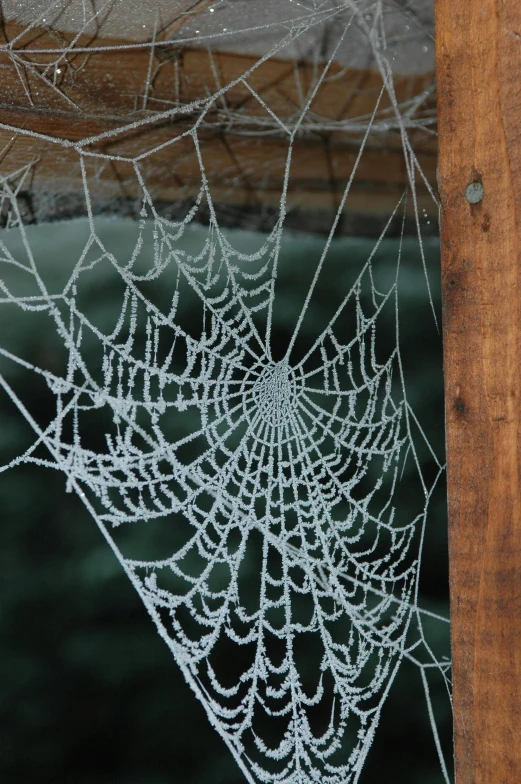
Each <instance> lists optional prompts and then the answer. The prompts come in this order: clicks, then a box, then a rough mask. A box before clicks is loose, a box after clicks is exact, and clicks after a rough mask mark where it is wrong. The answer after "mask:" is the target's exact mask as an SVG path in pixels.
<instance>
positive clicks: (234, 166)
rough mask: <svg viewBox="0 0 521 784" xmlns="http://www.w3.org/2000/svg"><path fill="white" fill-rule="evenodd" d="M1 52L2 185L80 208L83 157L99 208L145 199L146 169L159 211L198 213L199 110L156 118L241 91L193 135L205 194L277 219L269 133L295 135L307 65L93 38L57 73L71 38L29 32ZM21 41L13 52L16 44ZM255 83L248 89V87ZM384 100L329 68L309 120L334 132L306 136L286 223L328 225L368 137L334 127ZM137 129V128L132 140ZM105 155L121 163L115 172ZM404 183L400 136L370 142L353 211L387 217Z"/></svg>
mask: <svg viewBox="0 0 521 784" xmlns="http://www.w3.org/2000/svg"><path fill="white" fill-rule="evenodd" d="M205 2H206V0H205ZM202 5H205V3H203V4H202ZM206 5H207V3H206ZM206 5H205V7H206ZM201 7H202V6H201ZM3 39H4V47H3V49H2V48H1V47H0V76H1V78H0V123H1V125H0V174H1V175H3V176H4V177H8V178H11V179H12V178H13V177H14V178H15V180H16V177H18V178H19V177H21V176H22V175H23V176H24V177H25V183H24V189H25V190H26V191H28V192H29V193H31V194H39V193H40V194H41V193H44V194H47V196H48V195H49V194H52V193H55V194H56V193H58V194H65V195H66V196H67V198H68V199H69V203H74V200H75V199H76V200H77V201H78V203H79V201H81V197H82V193H83V184H82V181H81V173H80V165H79V158H80V155H79V150H80V149H81V150H82V151H84V152H85V153H86V154H88V155H89V156H90V159H89V160H88V161H87V162H88V167H89V173H90V174H91V175H92V177H91V179H90V182H91V186H92V191H91V198H92V200H93V202H94V204H95V205H96V203H98V204H100V205H101V206H103V204H104V203H105V202H107V200H109V201H110V200H111V199H112V200H113V199H115V198H120V199H127V200H128V199H130V200H132V199H134V200H136V199H138V198H139V187H138V184H137V180H136V176H135V170H134V167H133V164H132V161H133V160H134V159H136V157H140V159H141V163H140V167H141V170H142V172H143V174H144V176H145V179H146V184H147V187H148V188H149V191H150V193H151V195H152V197H153V198H154V200H157V201H162V202H164V203H165V204H166V203H168V202H171V203H176V204H180V203H189V202H190V201H191V200H192V201H193V199H194V197H196V196H197V194H198V192H199V189H200V187H201V183H202V179H201V172H200V165H199V160H198V157H197V153H196V148H195V145H194V140H193V137H192V136H190V135H185V136H184V137H182V134H183V132H186V131H189V130H190V129H191V128H193V125H194V122H195V119H196V117H197V116H198V114H199V112H200V108H198V107H197V106H196V108H195V109H194V110H193V111H192V112H189V111H185V112H184V113H178V114H176V115H175V116H174V117H166V116H165V115H162V116H159V117H158V115H159V114H160V113H161V112H165V111H168V110H171V109H174V108H176V107H177V108H179V107H182V106H188V105H190V104H191V103H193V102H198V101H199V102H201V101H203V100H206V99H207V98H208V95H210V94H211V93H213V92H215V91H217V90H218V88H219V86H220V85H225V84H229V83H232V82H234V81H235V83H234V84H233V86H232V87H231V88H230V89H229V90H227V91H226V93H225V94H224V95H223V96H222V97H221V98H220V99H218V100H216V101H215V102H214V103H213V104H212V105H210V106H207V108H206V115H205V122H204V123H202V124H201V125H200V128H199V131H198V134H197V138H198V142H199V145H200V151H201V156H202V160H203V162H204V165H205V169H206V176H207V180H208V183H209V185H210V189H211V191H212V193H213V194H214V193H215V194H216V195H217V198H218V199H219V201H220V203H222V204H224V205H230V206H232V207H237V208H240V209H244V208H246V209H248V210H252V211H253V210H262V209H265V208H273V209H276V207H277V206H278V204H279V200H280V194H281V191H282V186H283V181H284V171H285V164H286V159H287V153H288V141H287V138H285V137H284V134H283V133H281V129H280V128H279V129H278V133H277V128H276V127H275V132H274V129H273V128H271V127H268V125H269V124H270V123H271V124H273V122H274V121H273V117H270V115H269V114H268V112H267V110H266V107H269V109H270V110H271V111H272V112H273V115H276V117H278V118H280V119H281V120H282V121H283V122H285V123H288V125H291V123H292V122H294V121H295V119H296V117H297V116H298V112H299V108H300V107H301V106H302V105H304V104H305V101H306V100H307V96H308V95H309V91H310V90H311V89H312V86H313V84H314V83H315V81H316V79H317V71H316V67H315V66H313V65H312V64H310V63H306V62H301V63H294V62H289V61H287V60H277V59H275V58H273V59H270V60H268V61H266V62H263V63H262V64H261V65H259V66H258V67H254V66H255V64H256V58H255V57H252V56H248V55H239V54H227V53H214V54H213V55H210V54H209V52H208V51H206V50H205V51H196V50H190V49H187V50H184V51H181V50H179V48H178V47H172V46H170V45H168V44H165V42H161V40H159V38H158V41H157V45H156V48H155V49H154V52H153V56H152V57H151V52H150V48H149V47H146V46H143V47H142V48H131V49H129V48H126V49H125V48H122V47H125V46H127V47H128V43H129V42H128V41H123V40H121V41H120V40H116V39H100V40H94V41H93V40H92V39H91V38H87V37H86V36H83V37H81V36H80V38H78V39H77V40H75V42H74V47H73V48H71V50H70V52H69V53H68V54H67V55H66V56H64V57H62V58H61V59H60V60H59V62H58V64H56V61H57V51H59V49H60V48H66V47H67V46H69V45H70V43H71V41H72V34H70V33H65V32H56V31H49V30H43V29H31V30H30V31H29V32H28V33H24V31H23V28H21V27H20V26H17V25H16V24H14V23H9V24H7V23H6V24H4V27H3ZM84 39H85V40H84ZM12 41H15V44H13V45H10V42H12ZM78 50H79V51H78ZM248 71H249V72H250V73H249V76H248V78H247V84H246V82H245V81H239V79H240V77H241V76H242V75H243V74H245V73H247V72H248ZM432 82H433V75H432V74H427V75H424V76H419V77H401V78H397V80H396V84H395V89H396V96H397V99H398V101H400V102H405V101H408V100H410V99H412V98H413V97H414V96H417V95H419V94H421V93H422V91H425V90H427V89H428V88H429V85H432ZM381 88H382V81H381V77H380V75H379V74H378V73H376V72H372V71H356V70H346V69H342V68H341V67H340V66H338V65H335V64H333V66H332V68H331V71H330V74H329V77H328V79H326V80H325V81H324V84H323V86H322V87H321V89H320V90H319V91H318V92H317V95H316V97H315V99H314V100H313V102H312V105H311V107H310V108H311V111H312V112H313V113H314V114H315V115H316V116H317V117H318V116H320V117H321V118H323V121H324V122H330V123H331V127H330V129H329V131H324V132H322V131H321V132H320V133H318V132H313V131H310V132H309V133H307V134H305V135H303V136H302V137H300V138H299V139H298V140H297V141H296V143H295V145H294V150H293V155H292V166H291V176H290V179H289V183H288V200H289V209H290V211H291V210H295V209H296V210H302V211H304V212H308V213H309V212H317V211H320V210H322V211H323V212H324V213H327V214H328V220H329V221H330V218H331V214H332V213H333V212H334V210H335V209H336V207H337V205H338V202H339V199H340V196H341V194H342V192H343V189H344V187H345V185H346V183H347V182H348V181H349V178H350V177H351V173H352V170H353V167H354V163H355V161H356V157H357V152H358V149H359V145H360V140H361V138H362V135H363V132H362V130H361V129H360V127H359V128H358V129H357V128H356V127H354V128H353V130H352V131H350V132H347V133H346V132H345V131H342V132H340V131H339V130H337V128H338V123H342V122H346V121H355V120H360V118H364V117H365V118H367V117H370V116H371V114H372V112H373V110H374V106H375V101H376V99H377V97H378V95H379V93H380V91H381ZM252 91H253V92H254V93H255V94H256V95H258V96H260V97H261V100H262V102H263V103H261V102H260V101H259V100H257V98H256V97H255V95H254V94H253V93H252ZM263 104H264V105H263ZM434 110H435V105H434V98H433V97H432V96H431V97H426V99H425V101H424V102H423V103H421V105H420V106H419V107H418V110H417V116H418V118H419V119H420V118H421V117H426V118H428V117H431V118H432V116H433V114H434ZM385 117H387V118H390V119H392V110H391V103H390V101H389V98H388V96H386V95H385V94H384V95H383V96H382V99H381V101H380V108H379V112H378V115H377V118H380V119H382V118H385ZM136 122H137V123H141V124H140V125H139V126H138V127H131V125H132V124H133V123H136ZM259 123H264V124H265V125H264V126H260V125H259ZM266 123H268V125H266ZM275 126H276V123H275ZM259 131H260V132H261V136H260V137H259ZM35 134H39V136H38V137H37V136H35ZM107 134H110V135H109V136H107ZM180 137H182V138H180ZM411 141H412V143H413V146H414V148H415V150H416V151H417V155H418V159H419V163H420V166H421V167H422V170H423V171H424V173H425V175H426V177H427V179H428V180H429V181H430V183H431V184H432V185H433V186H434V185H435V164H436V140H435V137H434V136H433V135H432V133H430V132H428V131H423V130H421V129H418V131H415V132H414V133H413V134H412V138H411ZM108 155H111V156H119V159H120V160H118V161H109V160H108V158H107V156H108ZM145 156H146V157H145ZM14 184H16V183H14ZM407 184H408V176H407V171H406V166H405V163H404V158H403V153H402V141H401V137H400V134H399V133H398V132H397V131H396V130H394V131H392V130H390V131H389V132H388V133H385V132H379V133H378V134H374V135H373V136H372V137H371V139H370V140H369V144H368V146H367V149H366V151H365V153H364V155H363V157H362V160H361V165H360V166H359V167H358V168H357V170H356V173H355V177H354V181H353V184H352V190H351V196H350V198H349V199H348V202H347V205H346V211H347V213H351V212H354V213H362V214H367V215H380V216H384V215H389V213H390V212H391V211H392V209H393V208H394V207H395V206H396V203H397V201H398V200H399V199H400V197H401V195H402V194H403V192H404V191H405V189H406V188H407ZM13 187H14V185H13ZM419 206H420V209H423V208H426V209H427V210H428V211H430V213H431V216H432V201H431V199H430V196H429V195H428V194H427V191H426V190H425V191H424V192H422V190H421V189H420V190H419ZM51 209H52V207H51ZM409 210H410V211H412V202H411V201H409ZM432 217H433V219H434V220H435V216H432Z"/></svg>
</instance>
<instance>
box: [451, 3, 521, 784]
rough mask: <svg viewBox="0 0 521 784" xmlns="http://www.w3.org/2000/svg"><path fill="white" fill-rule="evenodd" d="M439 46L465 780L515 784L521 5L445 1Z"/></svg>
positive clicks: (520, 592) (519, 597)
mask: <svg viewBox="0 0 521 784" xmlns="http://www.w3.org/2000/svg"><path fill="white" fill-rule="evenodd" d="M436 37H437V81H438V101H439V173H438V178H439V188H440V194H441V203H442V215H441V218H442V276H443V293H444V343H445V349H444V350H445V390H446V427H447V453H448V486H449V526H450V583H451V586H450V587H451V613H452V649H453V663H454V715H455V724H454V727H455V756H456V780H457V784H517V783H518V782H521V518H520V515H521V490H520V464H521V463H520V439H521V430H520V428H521V354H520V351H521V270H520V263H521V2H520V1H519V0H436ZM469 185H470V186H471V187H470V188H469V187H468V186H469Z"/></svg>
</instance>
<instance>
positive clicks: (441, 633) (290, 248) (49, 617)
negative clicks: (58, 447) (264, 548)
mask: <svg viewBox="0 0 521 784" xmlns="http://www.w3.org/2000/svg"><path fill="white" fill-rule="evenodd" d="M26 231H27V236H28V238H29V241H30V244H31V247H32V248H33V249H34V252H35V255H36V258H37V262H38V266H39V268H40V269H42V270H44V271H45V277H46V280H48V281H50V285H51V286H52V285H53V283H52V281H53V280H55V281H56V283H55V285H56V287H57V290H58V289H59V282H60V280H62V279H63V277H64V271H67V270H70V268H71V264H73V263H74V262H75V261H77V259H78V258H79V255H80V252H81V248H82V246H83V244H84V243H85V241H86V238H87V236H88V226H87V223H86V221H82V220H77V221H71V222H69V223H66V224H48V225H42V226H36V227H28V228H27V229H26ZM97 231H98V234H99V236H100V237H102V239H103V241H104V242H105V243H106V245H107V247H110V248H111V249H113V250H114V253H115V254H116V255H117V256H118V258H120V259H122V258H125V257H126V256H128V257H129V256H130V254H131V251H132V248H133V247H134V243H135V240H136V231H137V228H136V224H133V223H132V222H130V221H124V220H109V219H100V220H98V221H97ZM151 232H152V228H151V227H149V228H147V237H146V238H145V240H146V241H145V247H144V251H143V253H145V254H146V253H148V254H149V255H150V254H152V236H151ZM205 233H206V229H204V228H197V227H195V228H193V229H191V230H190V232H188V234H187V236H186V239H185V242H186V243H187V247H192V246H193V247H196V246H197V245H198V243H199V244H200V243H201V241H202V238H204V236H205ZM228 236H229V238H230V241H231V242H232V244H235V245H238V246H240V247H241V248H243V249H244V250H248V249H251V248H253V247H258V245H259V242H260V241H261V239H259V237H258V236H256V235H253V234H249V233H247V232H232V231H230V232H228ZM0 239H1V240H2V241H3V242H5V244H6V246H7V247H8V248H9V249H10V250H11V251H12V252H13V254H14V255H15V256H16V255H17V254H22V255H23V253H24V250H23V245H22V241H21V237H20V235H19V233H18V232H17V230H11V231H10V232H5V231H4V232H2V234H1V235H0ZM399 243H400V240H399V239H386V240H384V241H383V242H382V243H381V244H380V246H379V247H378V249H377V251H376V254H375V261H374V264H375V267H376V268H378V270H379V274H381V275H383V276H384V277H385V276H386V275H387V276H388V277H389V278H390V277H392V276H393V275H394V271H395V268H396V259H397V253H398V247H399ZM322 247H323V239H321V238H318V237H307V236H304V235H297V234H294V235H288V236H287V237H286V238H285V240H284V242H283V245H282V251H281V261H280V275H279V280H278V289H277V291H278V294H277V296H278V305H277V314H278V315H277V320H276V324H275V336H274V340H275V341H281V342H282V343H284V341H285V340H286V339H287V336H288V335H289V334H290V332H291V328H292V324H293V323H294V317H295V313H296V312H298V302H299V297H300V298H301V297H302V296H303V294H304V293H305V291H306V289H307V285H308V282H309V279H310V275H311V274H312V271H313V269H314V267H315V265H316V261H317V259H318V257H319V255H320V251H321V249H322ZM373 249H374V241H373V240H366V239H339V240H336V241H334V243H333V245H332V248H331V250H330V252H329V255H328V259H327V263H326V266H325V269H324V273H323V275H322V276H321V279H320V283H319V286H318V288H317V291H316V296H315V297H314V298H313V303H312V308H311V312H310V314H309V318H308V319H306V324H309V325H310V329H311V330H313V326H314V327H315V328H316V325H317V324H324V323H327V321H328V319H329V318H330V316H331V315H332V312H333V310H332V308H333V304H334V301H335V296H338V293H339V292H340V293H342V292H345V291H347V290H348V289H349V287H350V285H351V283H352V282H353V280H354V277H355V276H356V274H357V272H358V271H359V270H360V268H361V266H362V265H363V263H364V262H365V260H366V259H367V257H368V255H369V254H370V253H371V252H372V250H373ZM425 254H426V262H427V268H428V274H429V281H430V286H431V292H432V296H433V300H434V305H435V309H436V311H437V316H438V321H439V320H440V313H439V297H440V287H439V247H438V243H437V241H436V240H435V239H429V240H427V241H426V244H425ZM7 274H10V273H9V271H8V272H7ZM2 277H4V275H3V273H2V272H1V271H0V278H2ZM89 296H90V297H91V299H92V303H94V304H96V303H98V304H99V307H100V308H104V309H107V310H110V307H111V296H112V293H111V288H110V286H109V285H107V279H106V278H105V277H104V276H103V275H100V276H99V280H97V281H96V280H94V282H93V283H92V284H91V289H90V291H89ZM114 296H116V295H115V294H114ZM113 307H114V308H116V307H119V300H118V302H117V303H116V304H114V306H113ZM399 308H400V346H401V352H402V357H403V359H404V367H405V373H406V381H407V390H408V398H409V400H410V402H411V404H412V406H413V408H414V410H415V412H416V414H417V416H418V418H419V419H420V421H421V423H422V426H423V427H424V430H425V432H426V435H427V437H428V439H429V441H430V442H431V444H432V445H433V447H434V449H435V451H436V452H437V454H438V455H440V456H442V455H443V382H442V354H441V338H440V334H439V332H438V330H437V328H436V325H435V323H434V319H433V316H432V311H431V308H430V304H429V297H428V293H427V289H426V285H425V277H424V271H423V267H422V262H421V258H420V254H419V249H418V243H417V240H414V239H412V238H411V239H408V238H406V239H405V240H404V243H403V253H402V261H401V272H400V301H399ZM46 324H47V326H46ZM390 328H391V327H390ZM0 335H1V339H0V344H2V345H8V346H9V348H10V350H12V351H13V352H15V353H17V354H19V355H20V356H22V357H25V358H26V359H28V360H29V361H31V362H32V363H34V364H35V365H38V366H42V367H44V366H47V365H48V364H49V362H50V363H51V364H52V361H53V360H52V356H53V351H54V347H55V346H56V340H57V339H56V335H55V333H54V332H53V330H52V324H51V323H50V320H49V319H48V317H47V318H45V317H42V316H38V317H33V316H30V315H28V314H26V313H24V312H22V311H21V310H20V309H18V308H17V307H15V306H13V305H12V304H9V305H5V306H0ZM0 373H2V374H5V376H6V378H7V379H8V381H9V383H10V384H12V386H13V387H14V388H15V389H16V390H17V391H18V392H19V394H20V396H21V398H22V399H23V401H24V403H25V404H26V405H27V406H28V408H29V410H30V411H31V412H32V413H33V415H34V416H35V417H36V418H37V419H38V420H39V421H46V420H48V419H49V417H51V416H52V407H51V403H52V400H51V396H50V394H46V393H45V391H42V390H41V389H40V388H39V387H38V384H37V383H33V376H31V375H27V371H17V370H15V368H14V366H13V364H12V363H9V362H7V361H5V360H1V361H0ZM0 417H1V419H0V453H1V462H2V463H5V462H6V461H7V460H9V459H11V458H12V457H13V455H14V454H17V453H19V452H20V450H21V448H23V446H24V445H26V444H28V443H30V431H29V428H28V427H27V425H26V423H25V422H24V421H23V419H22V418H21V416H20V415H19V413H18V412H17V411H16V409H15V408H14V406H13V404H12V403H11V401H9V399H8V397H7V395H6V394H4V392H1V393H0ZM428 459H429V458H428V456H426V460H427V461H428ZM431 468H432V467H430V468H429V466H426V471H427V472H429V470H430V469H431ZM0 508H1V521H2V522H1V536H2V540H1V542H2V543H1V547H0V559H1V560H0V639H1V643H0V653H1V662H2V674H1V677H0V781H2V782H4V783H5V784H18V782H20V784H51V783H52V784H55V783H56V784H62V782H63V784H68V783H69V782H71V783H72V782H74V784H177V783H178V782H179V784H207V783H208V784H239V782H241V781H243V778H242V776H241V774H240V772H239V771H238V769H237V767H236V765H235V763H234V761H233V759H232V757H231V756H230V754H229V752H228V750H227V749H226V748H225V746H224V744H223V743H222V741H221V740H220V738H219V737H218V735H217V734H216V733H215V731H214V730H213V729H212V728H211V727H210V725H209V723H208V721H207V719H206V715H205V714H204V711H203V709H202V708H201V707H200V705H199V704H198V702H197V700H196V699H195V697H194V696H193V695H192V692H191V691H190V689H189V687H188V686H187V685H186V683H185V682H184V680H183V678H182V676H181V674H180V672H179V671H178V669H177V666H176V664H175V663H174V661H173V660H172V658H171V656H170V653H169V651H168V649H167V647H166V646H165V644H164V643H163V642H162V640H161V639H160V638H159V637H158V636H157V634H156V632H155V629H154V627H153V625H152V623H151V622H150V619H149V618H148V616H147V614H146V611H145V609H144V607H143V606H142V604H141V602H140V600H139V598H138V596H137V594H136V593H135V592H134V589H133V588H132V586H131V584H130V583H129V582H128V580H127V578H126V577H125V575H124V574H123V572H122V570H121V568H120V566H119V564H118V563H117V562H116V560H115V558H114V556H113V554H112V553H111V552H110V550H109V548H108V547H107V545H106V543H105V542H104V540H103V539H102V537H101V535H100V533H99V531H98V529H97V527H96V525H95V523H94V522H93V521H92V520H91V519H90V518H89V516H88V514H87V512H86V510H85V508H84V507H83V505H82V504H81V503H80V502H79V500H78V499H77V498H76V497H75V496H74V495H73V494H67V493H65V481H64V478H63V477H62V476H61V475H60V474H58V473H57V472H55V471H50V470H44V469H41V468H38V467H35V466H29V465H18V466H16V467H14V468H12V469H10V470H9V471H8V472H4V473H0ZM400 513H403V514H407V509H404V510H401V511H400V510H398V514H400ZM425 553H426V555H425V558H424V562H423V570H422V578H421V590H422V598H421V604H422V605H423V606H424V607H426V608H428V609H430V610H433V611H435V612H438V613H440V614H443V615H447V614H448V577H447V523H446V507H445V487H444V485H443V483H442V482H441V483H439V485H438V487H437V489H436V491H435V493H434V496H433V499H432V502H431V506H430V513H429V522H428V529H427V541H426V543H425ZM432 635H433V636H434V637H435V638H436V639H435V640H434V644H435V645H436V647H437V649H439V650H440V651H443V652H445V653H446V654H448V652H449V643H448V627H446V626H443V625H442V626H441V628H440V625H437V626H436V627H435V628H434V627H433V630H432ZM431 685H432V694H433V703H434V709H435V712H436V718H437V723H438V727H439V729H440V735H441V740H442V743H443V745H444V750H445V753H446V759H447V762H448V763H450V762H451V717H450V711H449V703H448V700H447V698H446V695H445V694H444V688H443V686H442V683H441V679H438V680H436V679H435V678H434V679H433V680H432V684H431ZM442 781H443V777H442V774H441V771H440V766H439V763H438V759H437V755H436V751H435V746H434V742H433V739H432V733H431V730H430V726H429V719H428V714H427V709H426V703H425V698H424V693H423V688H422V685H421V679H420V673H419V671H418V669H417V668H415V667H414V666H412V665H409V664H407V663H406V664H404V665H403V666H402V668H401V671H400V673H399V675H398V677H397V679H396V681H395V683H394V685H393V688H392V690H391V693H390V695H389V698H388V700H387V703H386V705H385V708H384V711H383V715H382V719H381V722H380V726H379V729H378V732H377V735H376V740H375V743H374V745H373V748H372V750H371V752H370V754H369V757H368V760H367V763H366V767H365V769H364V772H363V774H362V777H361V783H362V784H380V782H382V784H383V783H385V784H441V783H442Z"/></svg>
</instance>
